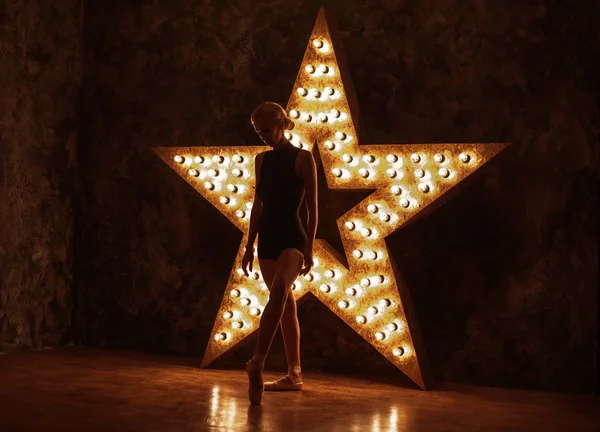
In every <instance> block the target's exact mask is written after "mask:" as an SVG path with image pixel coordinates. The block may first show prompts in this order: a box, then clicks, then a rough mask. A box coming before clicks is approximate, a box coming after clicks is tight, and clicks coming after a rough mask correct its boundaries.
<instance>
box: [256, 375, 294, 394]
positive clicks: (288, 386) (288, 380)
mask: <svg viewBox="0 0 600 432" xmlns="http://www.w3.org/2000/svg"><path fill="white" fill-rule="evenodd" d="M303 384H304V383H303V382H302V380H300V381H297V380H295V379H294V378H292V377H291V376H290V375H286V376H284V377H283V378H280V379H278V380H275V381H267V382H266V383H265V391H298V390H302V386H303Z"/></svg>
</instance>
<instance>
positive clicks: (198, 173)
mask: <svg viewBox="0 0 600 432" xmlns="http://www.w3.org/2000/svg"><path fill="white" fill-rule="evenodd" d="M188 173H190V175H193V176H194V177H198V176H199V175H200V172H199V171H198V170H195V169H193V168H192V169H191V170H189V171H188Z"/></svg>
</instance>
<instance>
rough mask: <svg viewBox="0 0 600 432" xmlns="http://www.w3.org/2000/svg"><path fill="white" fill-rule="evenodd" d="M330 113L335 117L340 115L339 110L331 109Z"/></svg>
mask: <svg viewBox="0 0 600 432" xmlns="http://www.w3.org/2000/svg"><path fill="white" fill-rule="evenodd" d="M331 114H332V115H333V116H334V117H335V118H340V116H341V115H342V113H341V112H340V111H339V110H336V109H334V110H332V111H331Z"/></svg>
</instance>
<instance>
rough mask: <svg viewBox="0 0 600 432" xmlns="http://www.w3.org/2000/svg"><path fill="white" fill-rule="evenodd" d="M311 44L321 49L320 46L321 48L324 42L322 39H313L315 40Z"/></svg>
mask: <svg viewBox="0 0 600 432" xmlns="http://www.w3.org/2000/svg"><path fill="white" fill-rule="evenodd" d="M313 45H314V46H315V47H317V48H319V49H321V48H323V46H324V45H325V44H324V43H323V41H322V40H321V39H315V40H314V41H313Z"/></svg>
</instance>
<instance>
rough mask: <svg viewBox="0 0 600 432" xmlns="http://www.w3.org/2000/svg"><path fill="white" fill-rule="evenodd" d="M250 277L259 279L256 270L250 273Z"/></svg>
mask: <svg viewBox="0 0 600 432" xmlns="http://www.w3.org/2000/svg"><path fill="white" fill-rule="evenodd" d="M250 277H251V278H252V279H254V280H259V279H260V275H259V274H258V272H254V273H252V275H251V276H250Z"/></svg>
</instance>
